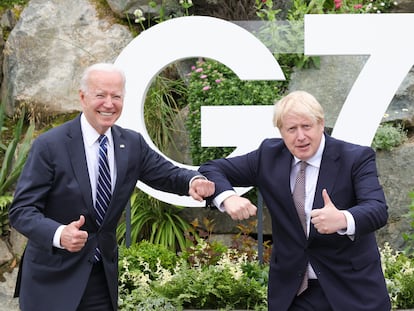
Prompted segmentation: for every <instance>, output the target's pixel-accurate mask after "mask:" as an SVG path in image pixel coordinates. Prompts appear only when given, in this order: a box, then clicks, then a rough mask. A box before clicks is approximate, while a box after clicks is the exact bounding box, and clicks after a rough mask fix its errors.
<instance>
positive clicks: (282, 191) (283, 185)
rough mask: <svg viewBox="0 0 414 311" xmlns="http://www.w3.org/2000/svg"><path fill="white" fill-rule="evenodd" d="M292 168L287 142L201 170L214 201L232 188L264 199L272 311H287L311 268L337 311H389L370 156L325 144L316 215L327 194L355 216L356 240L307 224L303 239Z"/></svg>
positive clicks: (377, 189)
mask: <svg viewBox="0 0 414 311" xmlns="http://www.w3.org/2000/svg"><path fill="white" fill-rule="evenodd" d="M291 164H292V154H291V153H290V152H289V150H288V149H287V147H286V146H285V144H284V142H283V141H282V140H281V139H267V140H265V141H264V142H263V143H262V144H261V146H260V147H259V148H258V149H257V150H255V151H253V152H251V153H248V154H246V155H242V156H238V157H234V158H227V159H218V160H214V161H210V162H207V163H206V164H204V165H202V166H201V167H200V169H199V171H200V172H201V173H202V174H203V175H205V176H206V177H207V178H208V179H209V180H211V181H213V182H215V184H216V188H215V189H216V193H215V195H218V194H220V193H221V192H223V191H225V190H230V189H232V186H242V187H247V186H256V187H258V189H259V190H260V192H261V193H262V195H263V199H264V202H265V203H266V206H267V208H268V210H269V212H270V215H271V218H272V236H273V248H272V257H271V263H270V273H269V290H268V304H269V310H271V311H286V310H288V308H289V306H290V304H291V303H292V301H293V299H294V298H295V295H296V292H297V290H298V288H299V285H300V282H301V280H302V277H303V273H304V271H305V270H306V265H307V263H308V262H310V263H311V265H312V267H313V269H314V270H315V273H316V275H317V277H318V279H319V283H320V285H321V287H322V289H323V291H324V293H325V295H326V297H327V299H328V301H329V302H330V304H331V306H332V309H333V310H334V311H389V310H390V309H391V307H390V301H389V296H388V293H387V289H386V285H385V282H384V277H383V273H382V269H381V262H380V255H379V251H378V247H377V243H376V239H375V233H374V232H375V230H377V229H379V228H381V227H382V226H384V225H385V224H386V222H387V218H388V212H387V205H386V202H385V198H384V193H383V190H382V188H381V186H380V184H379V181H378V177H377V168H376V163H375V153H374V152H373V150H372V149H371V148H368V147H362V146H357V145H354V144H350V143H346V142H343V141H339V140H336V139H334V138H332V137H329V136H326V144H325V149H324V151H323V155H322V160H321V166H320V171H319V177H318V182H317V186H316V193H315V199H314V202H313V208H314V209H315V208H321V207H323V206H324V202H323V198H322V190H323V189H324V188H326V189H327V191H328V194H329V196H330V198H331V200H332V202H333V204H335V206H336V207H337V208H338V209H346V210H348V211H349V212H350V213H351V214H352V215H353V217H354V219H355V226H356V232H355V236H354V238H353V239H350V237H348V236H343V235H339V234H337V233H335V234H328V235H324V234H320V233H318V232H317V231H316V229H315V228H314V227H313V225H312V224H311V228H310V234H309V238H308V239H306V237H305V234H304V232H303V229H302V227H301V223H300V220H299V217H298V215H297V212H296V210H295V206H294V203H293V199H292V195H291V189H290V170H291Z"/></svg>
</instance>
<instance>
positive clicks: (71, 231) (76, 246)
mask: <svg viewBox="0 0 414 311" xmlns="http://www.w3.org/2000/svg"><path fill="white" fill-rule="evenodd" d="M84 223H85V216H83V215H81V216H80V217H79V220H76V221H73V222H71V223H70V224H68V225H67V226H66V227H65V228H64V229H63V230H62V234H61V236H60V244H61V245H62V247H64V248H65V249H66V250H68V251H69V252H79V251H80V250H81V249H82V248H83V247H84V246H85V243H86V241H87V240H88V232H87V231H83V230H80V228H81V227H82V226H83V224H84Z"/></svg>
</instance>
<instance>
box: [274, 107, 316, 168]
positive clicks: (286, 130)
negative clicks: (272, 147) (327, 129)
mask: <svg viewBox="0 0 414 311" xmlns="http://www.w3.org/2000/svg"><path fill="white" fill-rule="evenodd" d="M282 124H283V125H282V127H281V128H280V129H279V131H280V134H281V135H282V138H283V140H284V142H285V145H286V147H287V148H288V149H289V151H290V152H291V153H292V154H293V155H294V156H295V157H297V158H298V159H300V160H302V161H307V160H309V159H310V158H311V157H312V156H313V155H315V154H316V152H317V151H318V148H319V145H320V143H321V139H322V135H323V133H324V122H323V121H322V122H318V121H315V120H313V119H312V118H310V117H306V116H301V115H297V114H294V113H287V114H286V115H285V116H284V117H283V119H282Z"/></svg>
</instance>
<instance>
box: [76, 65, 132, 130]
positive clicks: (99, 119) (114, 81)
mask: <svg viewBox="0 0 414 311" xmlns="http://www.w3.org/2000/svg"><path fill="white" fill-rule="evenodd" d="M79 97H80V101H81V104H82V108H83V113H84V115H85V117H86V119H87V120H88V122H89V123H90V124H91V125H92V127H93V128H95V130H96V131H97V132H98V133H99V134H104V133H105V132H106V130H107V129H108V128H110V127H111V126H112V125H114V124H115V122H116V121H117V120H118V118H119V117H120V115H121V112H122V107H123V102H124V78H123V76H122V75H121V74H120V73H119V72H117V71H107V70H99V69H97V70H94V71H91V72H90V73H89V75H88V78H87V80H86V88H85V89H81V90H80V91H79Z"/></svg>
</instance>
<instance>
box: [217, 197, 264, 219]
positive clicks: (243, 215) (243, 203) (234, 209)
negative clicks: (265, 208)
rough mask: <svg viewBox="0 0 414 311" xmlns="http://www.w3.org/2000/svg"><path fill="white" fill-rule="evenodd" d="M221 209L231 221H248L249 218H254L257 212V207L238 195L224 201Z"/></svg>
mask: <svg viewBox="0 0 414 311" xmlns="http://www.w3.org/2000/svg"><path fill="white" fill-rule="evenodd" d="M223 207H224V210H225V211H226V213H227V214H229V215H230V217H231V218H232V219H233V220H243V219H248V218H249V217H250V216H255V215H256V211H257V207H256V206H255V205H253V204H252V203H251V202H250V200H248V199H246V198H243V197H240V196H238V195H232V196H230V197H228V198H227V199H225V200H224V201H223Z"/></svg>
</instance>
